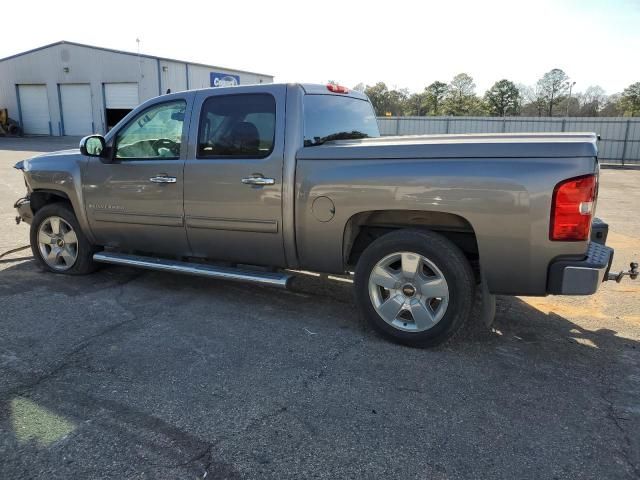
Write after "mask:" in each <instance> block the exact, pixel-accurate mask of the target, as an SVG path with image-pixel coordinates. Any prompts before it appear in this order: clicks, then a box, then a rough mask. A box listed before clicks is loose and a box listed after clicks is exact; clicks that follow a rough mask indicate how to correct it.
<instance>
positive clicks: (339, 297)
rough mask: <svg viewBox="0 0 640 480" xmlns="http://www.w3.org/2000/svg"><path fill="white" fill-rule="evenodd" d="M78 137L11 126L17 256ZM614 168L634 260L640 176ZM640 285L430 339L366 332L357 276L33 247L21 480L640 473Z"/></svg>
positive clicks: (11, 370) (7, 228) (606, 177)
mask: <svg viewBox="0 0 640 480" xmlns="http://www.w3.org/2000/svg"><path fill="white" fill-rule="evenodd" d="M68 142H70V140H69V139H55V138H54V139H2V138H0V225H1V226H2V228H0V252H3V251H5V250H8V249H11V248H15V247H19V246H22V245H26V243H27V240H28V239H27V236H28V235H27V234H28V229H27V227H26V226H25V225H20V226H16V225H15V222H14V220H13V218H14V216H15V214H14V211H13V208H12V204H13V201H14V200H16V199H17V198H18V197H19V196H20V195H22V194H23V192H24V187H23V182H22V179H21V175H20V174H19V172H17V171H15V170H13V169H12V168H11V167H12V165H13V164H14V163H15V162H16V161H17V160H20V159H23V158H27V157H29V156H30V155H32V154H33V152H35V151H48V150H57V149H61V148H63V147H65V146H66V143H68ZM72 143H74V142H72ZM601 180H602V182H601V190H600V191H601V193H600V202H599V205H598V213H599V216H601V217H602V218H604V219H606V220H607V221H608V222H609V224H610V228H611V232H610V237H609V242H608V243H609V244H610V245H612V246H613V247H615V248H616V258H615V262H614V269H620V268H625V269H626V268H627V267H628V265H627V264H628V262H629V261H630V260H632V259H634V258H635V259H638V258H640V240H639V239H640V222H639V221H638V219H637V206H638V205H640V190H638V188H637V185H638V184H639V183H640V171H637V170H636V171H631V170H604V171H603V172H602V177H601ZM639 284H640V282H637V283H635V284H634V283H632V282H629V281H625V282H623V283H621V284H619V285H616V284H611V282H609V283H607V284H605V285H604V286H603V287H602V288H601V290H600V292H599V293H598V294H597V295H595V296H592V297H586V298H578V297H574V298H568V297H567V298H561V297H547V298H510V297H500V298H498V312H497V318H496V321H495V325H494V329H493V330H492V331H491V332H487V331H484V330H482V329H480V328H478V329H476V330H475V331H474V332H472V333H470V334H469V335H467V336H466V337H465V338H464V339H463V340H461V341H458V342H456V343H455V344H453V345H450V346H448V347H446V348H439V349H434V350H417V349H410V348H406V347H402V346H398V345H394V344H390V343H388V342H386V341H384V340H382V339H380V338H379V337H377V336H376V335H375V334H374V333H372V332H371V331H369V330H368V329H367V328H366V327H365V326H364V325H362V324H361V322H360V320H359V319H358V317H357V315H356V311H355V308H354V306H353V303H352V292H351V286H350V284H348V283H345V282H341V281H334V280H331V279H327V278H318V277H313V276H307V277H303V278H301V279H300V281H298V282H297V283H296V286H295V288H294V289H293V290H292V291H287V292H281V291H277V290H272V289H270V288H266V287H255V286H247V285H243V284H231V283H223V282H218V281H212V280H204V279H198V278H192V277H184V276H176V275H169V274H162V273H154V272H148V271H138V270H134V269H129V268H118V267H105V268H103V269H102V270H100V271H99V272H98V273H96V274H94V275H91V276H88V277H82V278H77V277H59V276H54V275H51V274H44V273H41V272H39V271H38V270H37V269H36V267H35V264H34V262H33V260H32V259H31V256H30V251H26V252H19V253H16V254H13V255H11V256H9V257H8V258H5V259H2V260H0V318H1V319H2V320H1V321H0V478H2V479H31V478H38V479H69V478H91V479H99V478H118V479H125V478H126V479H129V478H132V479H165V478H167V479H177V478H180V479H194V478H203V477H205V476H206V478H207V479H211V478H214V479H222V478H228V479H236V478H260V479H269V478H273V479H288V478H291V479H294V478H295V479H299V478H327V479H334V478H400V479H409V478H421V479H424V478H429V479H454V478H486V479H489V478H505V479H513V478H518V479H556V478H557V479H560V478H566V479H575V478H580V479H604V478H616V479H617V478H620V479H627V478H640V435H638V432H639V431H640V373H639V372H640V369H639V367H640V348H639V345H640V311H639V310H640V308H639V307H640V285H639ZM634 432H635V433H634Z"/></svg>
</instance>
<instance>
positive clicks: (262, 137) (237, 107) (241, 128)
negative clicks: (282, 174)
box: [197, 93, 276, 158]
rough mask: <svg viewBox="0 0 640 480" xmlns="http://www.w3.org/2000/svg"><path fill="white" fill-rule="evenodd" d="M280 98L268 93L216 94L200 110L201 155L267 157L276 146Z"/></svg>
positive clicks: (199, 139)
mask: <svg viewBox="0 0 640 480" xmlns="http://www.w3.org/2000/svg"><path fill="white" fill-rule="evenodd" d="M275 131H276V101H275V99H274V98H273V96H271V95H269V94H266V93H258V94H244V95H242V94H241V95H216V96H213V97H209V98H208V99H207V100H205V102H204V104H203V106H202V113H201V114H200V129H199V132H198V155H197V156H198V158H225V157H244V158H264V157H267V156H269V154H270V153H271V151H272V150H273V144H274V137H275Z"/></svg>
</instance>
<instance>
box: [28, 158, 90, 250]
mask: <svg viewBox="0 0 640 480" xmlns="http://www.w3.org/2000/svg"><path fill="white" fill-rule="evenodd" d="M86 163H87V157H84V156H82V155H80V153H79V152H78V150H65V151H62V152H54V153H49V154H45V155H41V156H38V157H34V158H31V159H28V160H24V162H23V165H22V170H23V172H24V178H25V182H26V184H27V188H28V189H29V191H30V192H31V195H32V196H33V195H34V194H37V193H39V192H41V193H48V194H52V196H54V197H55V196H58V197H62V198H67V199H68V200H69V202H70V203H71V206H72V207H73V211H74V213H75V215H76V218H77V219H78V223H79V224H80V227H81V228H82V231H83V232H84V233H85V235H86V236H87V237H88V239H89V241H94V237H93V234H92V232H91V228H90V227H89V222H88V219H87V214H86V210H85V208H84V196H83V188H82V171H83V169H84V168H85V166H86ZM31 208H32V209H35V208H37V206H36V205H34V204H33V203H32V205H31ZM34 213H35V211H34Z"/></svg>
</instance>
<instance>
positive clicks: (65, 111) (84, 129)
mask: <svg viewBox="0 0 640 480" xmlns="http://www.w3.org/2000/svg"><path fill="white" fill-rule="evenodd" d="M60 103H61V104H62V121H63V125H64V134H65V135H89V134H91V133H93V110H92V109H91V88H90V87H89V85H88V84H78V85H60Z"/></svg>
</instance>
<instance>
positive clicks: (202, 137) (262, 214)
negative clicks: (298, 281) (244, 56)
mask: <svg viewBox="0 0 640 480" xmlns="http://www.w3.org/2000/svg"><path fill="white" fill-rule="evenodd" d="M285 98H286V86H284V85H273V86H271V85H265V86H264V87H262V88H261V89H260V93H255V90H253V89H245V88H243V87H234V88H232V89H231V88H224V89H220V90H218V91H216V90H213V91H212V90H207V91H202V92H199V93H198V94H197V97H196V100H195V102H194V109H193V114H192V115H193V119H192V121H191V124H192V128H191V133H190V139H189V156H188V158H187V160H186V163H185V171H184V179H185V192H184V209H185V221H186V227H187V236H188V238H189V243H190V245H191V248H192V252H193V254H194V256H199V257H208V258H212V259H220V260H228V261H233V262H238V263H247V264H257V265H272V266H284V265H285V259H284V247H283V241H282V240H283V237H282V167H283V156H284V106H285Z"/></svg>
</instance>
